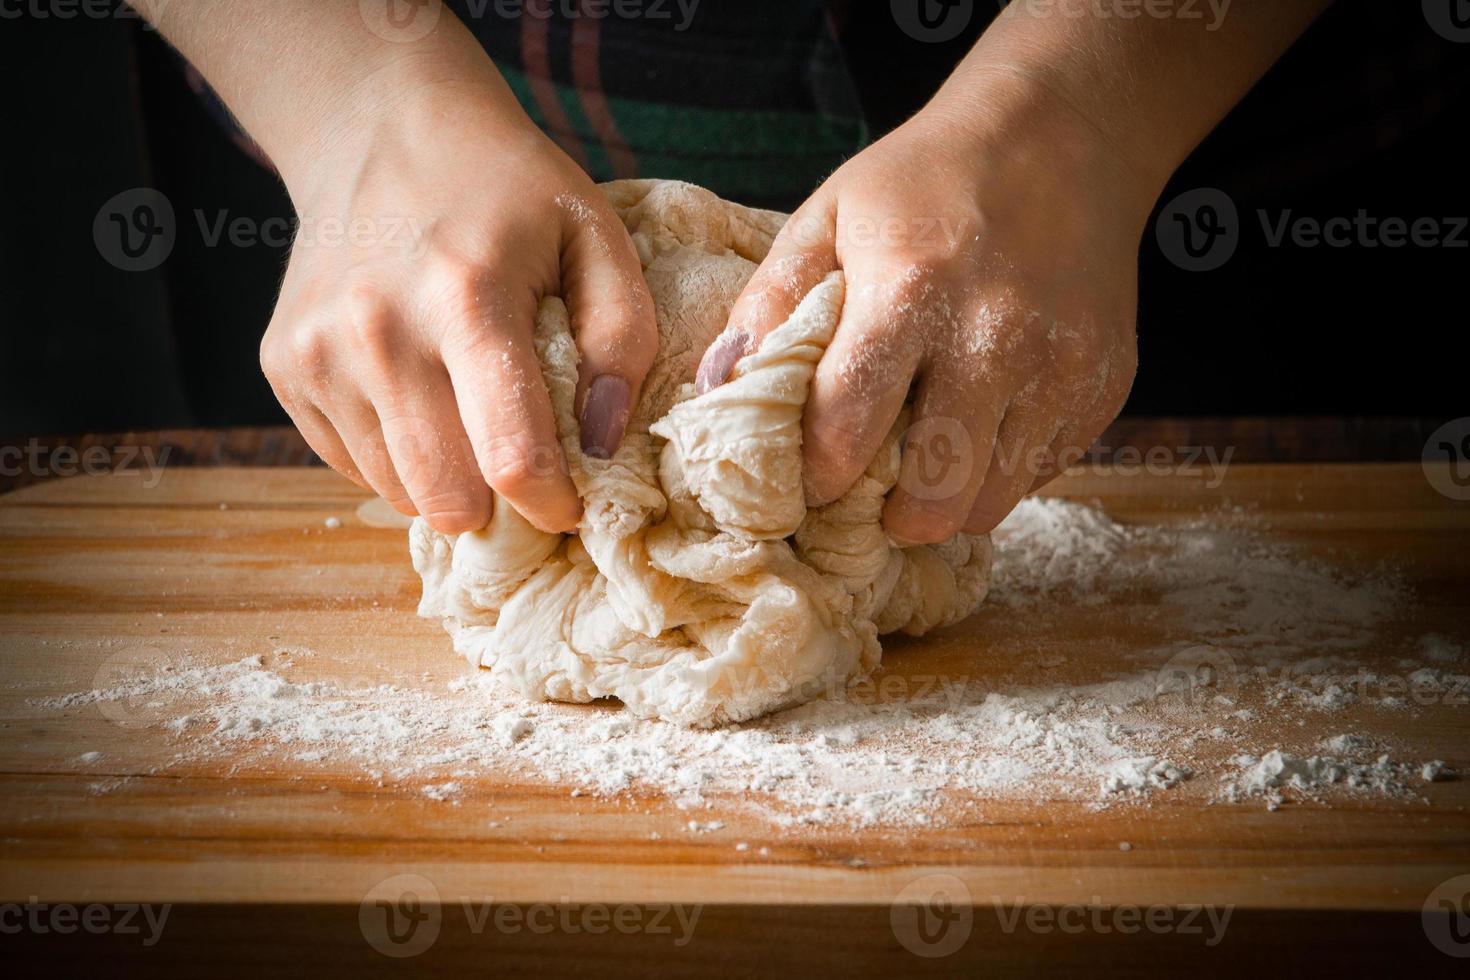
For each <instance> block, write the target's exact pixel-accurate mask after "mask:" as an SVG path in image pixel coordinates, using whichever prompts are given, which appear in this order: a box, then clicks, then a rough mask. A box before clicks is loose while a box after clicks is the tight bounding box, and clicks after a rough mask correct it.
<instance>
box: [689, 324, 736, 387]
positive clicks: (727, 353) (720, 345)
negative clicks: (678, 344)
mask: <svg viewBox="0 0 1470 980" xmlns="http://www.w3.org/2000/svg"><path fill="white" fill-rule="evenodd" d="M749 343H750V336H749V335H748V334H746V333H745V332H744V331H743V330H736V331H734V332H732V333H724V334H721V335H720V337H719V339H718V340H716V341H715V342H714V343H713V344H711V345H710V349H709V350H707V351H705V352H704V359H703V360H702V361H700V362H699V371H698V373H696V374H695V376H694V390H695V391H697V392H699V393H700V394H701V395H703V394H705V393H706V392H709V391H713V390H714V389H716V388H718V387H719V386H720V385H722V384H724V383H725V379H726V378H728V377H730V372H731V371H732V370H733V369H734V367H735V362H736V361H738V360H740V359H741V358H742V357H744V356H745V348H746V345H748V344H749Z"/></svg>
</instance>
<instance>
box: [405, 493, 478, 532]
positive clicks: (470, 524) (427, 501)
mask: <svg viewBox="0 0 1470 980" xmlns="http://www.w3.org/2000/svg"><path fill="white" fill-rule="evenodd" d="M415 504H416V507H417V510H418V512H419V513H420V514H422V515H423V516H424V519H425V520H426V521H428V522H429V526H430V527H432V528H433V529H434V530H436V531H439V532H441V533H444V534H458V533H460V532H463V531H475V530H479V529H480V528H482V527H484V526H485V522H486V521H487V520H488V519H489V516H490V514H489V511H490V499H489V496H488V495H487V494H474V493H471V492H469V491H467V490H465V489H453V490H446V491H442V492H440V493H435V494H429V495H427V496H424V497H421V498H419V499H418V500H417V501H416V502H415Z"/></svg>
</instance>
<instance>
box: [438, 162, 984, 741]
mask: <svg viewBox="0 0 1470 980" xmlns="http://www.w3.org/2000/svg"><path fill="white" fill-rule="evenodd" d="M602 190H603V192H604V193H605V194H606V195H607V196H608V198H609V199H611V201H612V203H613V205H614V206H615V207H616V209H617V211H618V213H619V215H620V216H621V217H622V219H623V222H624V224H625V225H626V226H627V228H628V231H629V232H630V233H631V235H632V237H633V241H634V243H635V245H636V246H637V249H638V254H639V257H640V259H641V262H642V266H643V273H644V276H645V277H646V279H647V280H648V285H649V289H650V291H651V292H652V294H653V300H654V305H655V307H656V311H657V316H658V326H659V335H660V353H659V356H658V359H657V362H656V363H655V364H654V366H653V370H652V372H651V373H650V375H649V378H648V381H647V382H646V384H645V386H644V391H643V394H642V397H641V399H640V401H639V404H638V407H637V410H636V411H635V412H634V414H633V418H632V420H631V421H630V423H629V426H628V434H627V437H626V438H625V439H624V441H623V444H622V446H621V447H620V448H619V449H618V451H617V453H616V455H615V456H614V457H613V458H612V459H610V460H600V459H595V458H590V457H588V456H585V455H583V453H582V452H581V449H580V439H579V434H578V430H577V422H576V418H575V414H574V411H573V398H574V395H575V391H576V384H577V360H578V355H577V349H576V346H575V344H574V343H573V340H572V334H571V329H570V324H569V322H568V318H567V310H566V307H565V306H564V305H563V303H562V302H561V301H560V300H558V299H546V300H544V301H543V302H542V303H541V306H540V309H539V311H538V313H537V317H536V337H535V340H536V350H537V353H538V354H539V355H540V358H541V363H542V366H543V371H544V375H545V381H546V386H547V390H548V392H549V393H550V395H551V402H552V406H553V408H554V410H555V414H556V421H557V427H558V433H559V435H560V438H561V444H562V449H563V451H564V453H565V455H566V458H567V462H568V465H569V466H570V469H571V475H572V480H573V482H574V483H575V484H576V487H577V490H578V492H579V493H580V494H581V497H582V500H583V503H584V505H585V514H584V516H583V518H582V522H581V524H580V526H579V528H578V532H577V533H576V534H573V535H559V534H547V533H545V532H542V531H539V530H537V529H536V528H535V527H533V526H532V525H531V524H529V523H528V522H527V521H525V520H524V519H523V518H522V517H521V516H520V515H519V514H518V513H516V511H515V510H514V509H512V508H511V507H510V506H509V505H508V504H507V503H505V502H504V501H503V500H501V499H500V498H498V497H497V498H496V500H495V502H494V511H493V516H492V517H491V520H490V523H489V525H488V526H486V527H485V528H484V529H483V530H480V531H474V532H469V533H465V534H459V535H444V534H440V533H438V532H436V531H434V530H432V529H431V528H430V527H429V526H428V525H427V524H426V523H424V522H423V521H422V520H417V521H415V523H414V526H413V529H412V532H411V535H410V542H411V547H412V552H413V563H414V567H415V568H416V569H417V570H418V572H419V574H420V575H421V576H422V578H423V582H424V594H423V601H422V603H421V604H420V606H419V613H420V615H423V616H426V617H431V618H435V619H439V620H441V621H442V622H443V623H444V626H445V628H446V629H447V630H448V631H449V634H450V635H451V637H452V638H453V641H454V648H455V650H457V651H458V652H459V653H460V654H462V655H463V656H465V657H466V658H467V659H468V660H469V661H470V663H471V664H474V665H476V666H478V667H481V668H484V669H486V670H489V671H490V672H491V673H492V674H493V675H494V676H495V678H496V679H497V680H499V681H500V682H502V683H506V684H509V685H510V686H512V687H514V688H517V689H519V690H520V691H521V692H523V693H524V694H525V695H526V696H527V697H532V698H541V699H553V700H560V701H577V702H585V701H590V700H593V699H596V698H605V697H615V698H618V699H620V700H621V701H622V702H623V703H624V704H625V705H626V706H627V707H628V708H629V709H630V710H632V711H633V712H634V713H636V714H638V715H641V716H645V717H657V718H663V719H666V720H669V721H673V722H678V723H681V724H686V725H694V726H711V725H719V724H723V723H727V722H738V721H743V720H746V719H750V718H754V717H756V716H758V715H762V714H765V713H767V712H770V711H774V710H777V709H779V708H783V707H789V706H792V705H795V704H799V703H801V702H803V701H807V700H810V699H812V698H814V697H819V696H822V695H824V694H827V693H831V692H840V691H842V690H843V689H845V687H846V686H847V685H848V684H849V683H850V682H851V681H853V680H856V679H858V678H860V677H863V676H865V675H866V674H868V673H869V672H871V671H872V670H873V669H874V668H875V667H876V666H877V664H878V660H879V657H880V655H881V649H880V647H879V644H878V636H879V635H880V634H883V633H891V632H894V631H899V630H902V631H904V632H906V633H910V634H913V635H919V634H922V633H924V632H926V631H927V630H930V629H933V628H935V627H938V626H943V625H946V624H948V623H953V622H956V621H958V620H960V619H962V618H964V617H965V616H967V615H969V614H970V613H971V612H973V611H974V610H975V608H976V607H977V606H978V605H979V603H980V602H981V600H982V599H983V598H984V596H985V592H986V589H987V586H988V581H989V575H990V558H991V547H990V539H989V538H988V537H976V536H970V535H963V534H961V535H957V536H956V537H954V538H952V539H951V540H949V541H947V542H945V543H944V544H941V545H936V546H928V547H915V548H902V549H901V548H898V547H896V546H894V545H893V544H891V543H890V542H889V540H888V538H887V536H886V535H885V534H884V532H883V529H882V527H881V526H880V517H881V513H882V507H883V499H884V495H885V494H886V493H887V492H888V491H889V490H890V489H891V488H892V487H893V486H894V484H895V483H896V482H897V480H898V472H899V454H900V434H901V432H902V431H903V429H904V427H905V425H906V421H907V420H906V418H901V419H900V420H899V421H898V423H897V424H896V425H895V426H894V429H893V432H891V433H890V434H889V436H888V438H887V440H886V442H885V443H884V446H883V449H882V451H881V452H879V454H878V457H877V458H876V459H875V460H874V461H873V463H872V465H871V466H869V467H868V470H867V472H866V473H865V474H864V475H863V477H862V479H860V480H859V481H858V483H857V485H856V486H854V487H853V488H852V489H851V490H850V491H849V492H848V493H847V495H846V496H844V497H842V498H841V499H840V500H838V501H836V502H834V503H832V504H830V505H828V506H825V507H815V508H808V507H807V506H806V501H805V496H804V494H803V489H802V472H801V416H802V409H803V407H804V406H805V404H806V399H807V392H808V389H809V387H810V384H811V379H812V376H813V373H814V372H815V370H816V366H817V362H818V360H819V359H820V358H821V356H822V353H823V351H824V350H825V349H826V347H827V344H828V342H829V341H830V340H831V339H832V334H833V332H834V330H835V329H836V327H837V322H838V318H839V317H840V315H841V312H842V303H843V279H842V276H841V274H840V273H837V274H833V275H832V276H830V277H829V278H827V279H826V280H825V281H824V282H822V283H821V284H820V285H819V286H817V287H816V288H815V289H813V290H812V291H811V293H810V294H809V295H808V296H807V297H806V298H805V300H804V301H803V302H802V303H801V306H800V308H799V309H797V311H796V312H795V313H794V314H793V315H792V317H791V318H790V319H789V320H788V321H787V322H786V323H784V324H783V325H782V326H780V327H779V328H777V329H776V330H775V331H773V332H772V333H771V334H769V335H768V336H767V337H766V339H765V340H764V342H763V343H762V344H761V346H760V349H759V350H757V351H755V352H754V353H752V354H750V355H749V356H747V357H745V358H744V359H743V360H741V361H740V362H739V363H738V364H737V365H736V366H735V369H734V371H733V373H732V375H731V379H730V381H729V382H728V383H727V384H725V385H723V386H722V387H720V388H717V389H715V390H714V391H711V392H709V393H708V394H705V395H701V396H696V395H695V393H694V387H693V385H692V383H691V382H692V380H693V378H694V373H695V369H696V368H697V366H698V362H699V358H700V355H701V354H702V353H703V352H704V349H705V347H706V346H708V344H709V342H710V341H711V340H713V339H714V338H715V337H716V336H717V335H718V334H719V333H720V331H721V330H722V329H723V328H724V325H725V321H726V318H727V316H728V315H729V312H730V309H731V307H732V306H733V305H734V303H735V300H736V298H737V297H738V296H739V294H740V291H741V289H742V288H743V287H744V286H745V284H746V282H747V281H748V280H749V279H750V277H751V275H752V274H753V273H754V272H755V269H756V266H757V265H758V264H759V262H760V261H761V260H762V259H763V258H764V257H765V255H766V253H767V251H768V250H769V249H770V246H771V242H772V240H773V239H774V237H775V235H776V233H777V232H778V231H779V230H780V228H781V225H782V224H783V223H784V221H785V216H784V215H779V214H775V213H773V212H768V211H755V210H751V209H748V208H744V207H741V206H739V205H736V204H731V203H729V202H726V201H722V200H720V199H719V198H717V197H715V196H714V195H713V194H711V193H709V192H708V191H705V190H703V189H701V188H698V187H694V186H691V185H689V184H682V183H676V182H666V181H619V182H615V183H611V184H607V185H604V187H603V188H602Z"/></svg>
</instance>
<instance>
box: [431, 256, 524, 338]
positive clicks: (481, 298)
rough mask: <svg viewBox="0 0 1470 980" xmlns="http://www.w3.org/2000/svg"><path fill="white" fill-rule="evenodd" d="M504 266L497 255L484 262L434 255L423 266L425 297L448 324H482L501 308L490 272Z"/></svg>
mask: <svg viewBox="0 0 1470 980" xmlns="http://www.w3.org/2000/svg"><path fill="white" fill-rule="evenodd" d="M503 264H504V262H503V260H502V259H501V258H500V257H498V256H495V255H492V256H490V257H488V258H487V259H486V261H484V262H471V261H469V260H468V259H465V258H463V257H461V256H458V255H447V254H443V253H440V254H437V255H434V256H432V257H431V258H429V259H428V260H427V261H426V262H425V263H424V268H423V272H422V279H421V288H422V289H423V290H424V292H423V295H424V296H426V297H427V301H428V303H429V306H430V307H431V308H432V309H433V310H434V311H435V312H436V313H438V314H439V315H440V316H442V317H443V318H444V319H445V320H446V321H447V322H449V323H453V324H457V325H460V326H464V325H467V324H476V323H480V322H483V321H484V320H485V319H486V318H487V316H489V315H491V314H493V313H494V312H495V311H496V310H497V309H498V308H499V307H500V306H501V305H502V304H500V303H499V302H498V301H497V300H496V291H495V289H494V288H493V279H492V277H491V274H490V271H489V270H491V269H495V268H497V267H500V266H501V265H503Z"/></svg>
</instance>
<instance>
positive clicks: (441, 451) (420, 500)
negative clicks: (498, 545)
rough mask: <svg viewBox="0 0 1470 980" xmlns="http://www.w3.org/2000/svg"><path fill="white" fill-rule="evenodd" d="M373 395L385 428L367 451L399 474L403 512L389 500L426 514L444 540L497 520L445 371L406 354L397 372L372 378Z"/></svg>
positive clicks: (367, 441) (373, 436)
mask: <svg viewBox="0 0 1470 980" xmlns="http://www.w3.org/2000/svg"><path fill="white" fill-rule="evenodd" d="M367 391H368V395H369V397H371V398H372V402H373V407H374V408H375V410H376V415H377V418H378V420H379V422H380V423H381V424H380V427H379V429H378V431H377V432H375V433H373V434H371V435H370V436H367V437H365V439H364V444H365V446H366V447H367V452H369V453H370V454H371V455H372V457H373V460H374V463H373V465H379V460H381V462H382V463H384V464H386V468H387V469H389V470H390V471H391V472H392V473H393V474H394V475H395V476H394V478H395V479H396V480H397V481H398V487H399V493H400V494H401V501H402V505H400V502H399V501H396V500H394V499H393V498H389V497H386V496H385V499H387V500H388V501H389V502H390V503H393V504H394V506H396V507H398V509H399V510H402V511H405V512H414V511H416V512H417V513H419V514H422V515H423V516H424V519H425V520H426V521H428V522H429V526H430V527H432V528H433V529H434V530H436V531H439V532H442V533H444V534H458V533H460V532H462V531H474V530H478V529H479V528H482V527H484V526H485V525H486V524H487V523H488V522H489V520H490V488H489V486H488V485H487V484H486V482H485V478H484V477H483V476H482V475H481V473H480V471H479V466H478V465H477V463H476V460H475V455H474V450H473V448H472V447H471V445H470V439H469V436H468V434H466V432H465V430H464V425H463V423H461V422H460V418H459V406H458V404H457V403H456V402H455V399H454V390H453V388H452V387H451V386H450V381H449V374H448V372H447V371H446V370H445V369H444V367H443V366H442V365H436V364H431V363H430V362H428V361H427V360H425V359H424V358H423V357H422V356H420V355H418V354H415V353H405V355H403V356H401V357H398V358H395V359H394V362H393V366H392V369H391V370H390V371H387V372H384V373H382V374H380V375H377V376H375V377H373V378H372V379H371V380H370V381H369V383H368V385H367ZM409 501H411V503H409Z"/></svg>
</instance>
